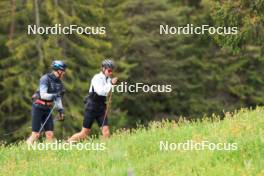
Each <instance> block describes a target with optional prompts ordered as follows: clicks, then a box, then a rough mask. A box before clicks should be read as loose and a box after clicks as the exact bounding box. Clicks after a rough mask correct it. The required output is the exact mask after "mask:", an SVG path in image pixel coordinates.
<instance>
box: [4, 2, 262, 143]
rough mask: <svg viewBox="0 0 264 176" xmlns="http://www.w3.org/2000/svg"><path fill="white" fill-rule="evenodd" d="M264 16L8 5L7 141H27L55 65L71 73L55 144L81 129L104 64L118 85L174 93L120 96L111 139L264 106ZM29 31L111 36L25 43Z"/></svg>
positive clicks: (250, 6)
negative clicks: (166, 88)
mask: <svg viewBox="0 0 264 176" xmlns="http://www.w3.org/2000/svg"><path fill="white" fill-rule="evenodd" d="M263 9H264V1H263V0H259V1H250V0H238V1H234V2H233V3H231V2H230V1H227V0H221V1H220V0H219V1H218V0H205V1H194V0H181V1H178V0H177V1H174V0H146V1H142V0H127V1H121V0H112V1H105V0H92V1H86V0H75V1H69V0H45V1H44V0H23V1H18V0H11V1H10V0H2V1H1V2H0V17H1V18H0V59H1V60H0V69H1V71H0V80H1V84H0V100H1V101H0V127H1V128H0V134H1V135H0V136H1V139H4V140H9V141H13V140H15V139H23V138H25V136H26V135H27V134H29V132H30V128H29V127H30V121H31V117H30V110H31V95H32V94H33V92H34V91H35V90H36V89H37V86H38V80H39V78H40V76H41V75H42V74H44V73H45V72H48V71H49V65H50V63H51V61H52V60H53V59H54V58H62V59H64V60H65V61H66V62H67V64H68V65H69V69H68V71H67V76H66V78H65V80H64V83H65V85H66V94H65V97H64V105H65V107H66V115H67V117H66V118H67V119H66V121H65V122H63V123H57V124H56V133H57V136H59V137H61V136H63V137H66V136H68V135H70V134H72V133H73V132H75V131H76V130H77V129H79V128H80V126H81V124H82V113H83V97H84V96H85V95H86V94H87V92H88V87H89V84H90V83H89V81H90V79H91V78H92V76H93V74H95V73H96V72H98V71H99V69H100V68H99V67H100V62H101V61H102V60H103V59H104V58H106V57H111V58H113V59H114V60H115V61H116V63H117V65H118V68H117V73H116V74H117V76H119V77H120V81H126V82H128V83H131V84H133V83H136V82H142V83H145V84H170V85H172V92H171V93H136V94H135V93H118V94H114V96H113V105H112V107H111V109H112V110H111V115H110V118H111V125H112V127H113V129H116V128H120V127H135V125H136V123H143V124H146V123H147V122H148V121H151V120H161V119H163V118H169V119H177V118H178V117H179V116H186V117H188V118H200V117H202V116H203V115H205V114H207V115H210V114H212V113H216V114H221V113H222V112H223V111H232V110H234V109H236V108H240V107H254V106H256V105H262V104H263V100H264V91H263V82H264V74H263V71H262V68H263V66H264V57H263V53H264V45H263V41H264V34H263V30H264V27H263V25H264V11H263ZM28 24H36V25H38V26H54V25H55V24H62V25H63V26H68V25H71V24H76V25H79V26H105V27H106V35H103V36H99V35H77V34H73V35H27V31H26V30H27V25H28ZM161 24H163V25H166V24H167V25H171V26H186V24H194V25H197V26H199V25H202V24H209V25H211V26H237V27H238V28H239V34H238V35H227V36H221V35H210V34H205V35H160V34H159V25H161ZM13 131H16V132H15V133H11V134H9V135H6V136H5V135H4V134H7V133H9V132H13Z"/></svg>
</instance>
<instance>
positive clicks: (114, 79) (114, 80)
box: [111, 77, 118, 85]
mask: <svg viewBox="0 0 264 176" xmlns="http://www.w3.org/2000/svg"><path fill="white" fill-rule="evenodd" d="M117 80H118V78H117V77H114V78H112V80H111V82H112V84H113V85H115V84H116V83H117Z"/></svg>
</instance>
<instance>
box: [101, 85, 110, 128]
mask: <svg viewBox="0 0 264 176" xmlns="http://www.w3.org/2000/svg"><path fill="white" fill-rule="evenodd" d="M111 101H112V89H110V94H109V99H108V102H107V105H106V110H105V114H104V120H103V123H102V128H103V126H104V123H105V120H106V118H107V114H108V111H109V109H110V105H111Z"/></svg>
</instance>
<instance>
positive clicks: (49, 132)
mask: <svg viewBox="0 0 264 176" xmlns="http://www.w3.org/2000/svg"><path fill="white" fill-rule="evenodd" d="M45 135H46V138H47V139H52V138H53V137H54V133H53V132H52V131H47V132H46V133H45Z"/></svg>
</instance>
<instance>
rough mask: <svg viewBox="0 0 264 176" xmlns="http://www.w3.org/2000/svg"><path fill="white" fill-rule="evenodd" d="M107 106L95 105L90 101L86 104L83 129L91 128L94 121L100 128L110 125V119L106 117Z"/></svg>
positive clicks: (102, 104)
mask: <svg viewBox="0 0 264 176" xmlns="http://www.w3.org/2000/svg"><path fill="white" fill-rule="evenodd" d="M105 109H106V108H105V104H104V103H95V102H93V101H92V100H88V101H87V103H86V104H85V111H84V120H83V127H84V128H89V129H90V128H91V127H92V125H93V122H94V120H96V122H97V124H98V126H99V127H102V126H107V125H108V118H107V117H105Z"/></svg>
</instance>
